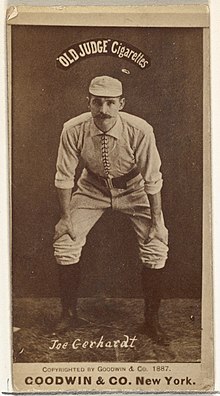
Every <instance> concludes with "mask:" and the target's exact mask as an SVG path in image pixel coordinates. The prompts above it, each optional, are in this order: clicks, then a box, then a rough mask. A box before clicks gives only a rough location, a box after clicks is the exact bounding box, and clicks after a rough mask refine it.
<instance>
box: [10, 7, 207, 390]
mask: <svg viewBox="0 0 220 396" xmlns="http://www.w3.org/2000/svg"><path fill="white" fill-rule="evenodd" d="M7 49H8V51H7V52H8V93H9V95H8V97H9V99H8V108H9V136H10V147H9V149H10V175H11V176H10V191H11V196H10V210H11V233H10V243H11V264H10V268H11V271H10V273H11V290H12V299H11V300H12V301H11V307H12V324H11V325H12V334H13V336H12V349H13V351H12V389H11V391H13V392H15V393H16V392H20V393H28V392H36V393H37V392H41V393H42V392H43V393H47V392H48V393H49V392H57V393H58V392H61V391H62V392H74V393H75V392H151V393H153V392H185V391H188V392H193V391H194V392H195V391H211V390H213V386H214V370H213V299H212V293H213V287H212V255H211V214H210V199H211V177H210V71H209V64H210V49H209V7H208V6H207V5H194V6H192V5H184V6H177V5H176V6H171V5H169V6H168V5H166V6H123V7H122V6H112V7H110V6H105V7H101V6H74V7H72V6H71V7H69V6H66V7H62V6H59V7H58V6H57V7H56V6H54V7H33V6H12V7H10V8H9V9H8V13H7Z"/></svg>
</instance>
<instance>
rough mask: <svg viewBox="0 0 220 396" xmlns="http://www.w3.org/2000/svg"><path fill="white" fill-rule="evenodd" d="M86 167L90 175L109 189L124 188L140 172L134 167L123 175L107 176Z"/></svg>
mask: <svg viewBox="0 0 220 396" xmlns="http://www.w3.org/2000/svg"><path fill="white" fill-rule="evenodd" d="M86 169H87V172H88V174H89V175H90V176H92V177H93V178H94V179H95V180H97V181H98V182H99V183H100V184H101V185H102V186H104V187H107V188H109V189H111V188H121V189H126V188H127V182H128V181H129V180H131V179H133V178H134V177H136V176H137V175H139V174H140V172H139V170H138V169H137V168H134V169H132V170H131V171H130V172H128V173H126V174H125V175H123V176H119V177H113V178H107V177H102V176H99V175H97V174H96V173H94V172H92V171H91V170H89V169H88V168H86Z"/></svg>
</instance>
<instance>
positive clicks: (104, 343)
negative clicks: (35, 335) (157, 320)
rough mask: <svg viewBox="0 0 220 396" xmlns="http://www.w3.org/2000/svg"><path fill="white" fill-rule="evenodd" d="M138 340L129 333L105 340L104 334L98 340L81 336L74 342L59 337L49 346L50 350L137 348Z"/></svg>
mask: <svg viewBox="0 0 220 396" xmlns="http://www.w3.org/2000/svg"><path fill="white" fill-rule="evenodd" d="M136 341H137V337H136V336H134V337H129V336H128V335H126V334H125V335H124V336H123V339H117V340H105V339H104V336H103V335H102V336H101V337H100V339H99V340H98V341H95V340H85V341H83V340H81V339H80V338H76V339H75V340H73V341H72V342H69V341H65V342H60V341H59V339H55V338H54V339H52V340H51V345H50V346H49V349H50V350H53V349H54V350H63V349H67V348H69V347H71V348H72V349H80V348H83V349H92V348H96V349H98V348H106V349H111V348H135V342H136Z"/></svg>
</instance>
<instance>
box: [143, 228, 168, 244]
mask: <svg viewBox="0 0 220 396" xmlns="http://www.w3.org/2000/svg"><path fill="white" fill-rule="evenodd" d="M155 238H156V239H159V241H161V242H163V243H164V244H165V245H168V229H167V228H166V227H165V225H164V224H163V223H159V224H153V225H152V226H151V228H150V231H149V235H148V238H147V240H146V242H150V241H151V240H152V239H155Z"/></svg>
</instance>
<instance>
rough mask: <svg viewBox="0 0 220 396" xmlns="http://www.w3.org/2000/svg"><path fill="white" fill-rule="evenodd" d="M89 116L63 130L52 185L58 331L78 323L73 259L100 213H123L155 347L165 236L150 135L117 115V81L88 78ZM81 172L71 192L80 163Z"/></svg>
mask: <svg viewBox="0 0 220 396" xmlns="http://www.w3.org/2000/svg"><path fill="white" fill-rule="evenodd" d="M88 95H89V97H88V105H89V110H90V111H89V112H87V113H83V114H81V115H79V116H77V117H74V118H72V119H70V120H69V121H67V122H66V123H65V124H64V128H63V131H62V134H61V138H60V146H59V151H58V158H57V172H56V177H55V185H56V187H57V190H58V197H59V202H60V208H61V219H60V221H59V222H58V224H57V225H56V228H55V237H54V254H55V258H56V261H57V263H58V265H59V276H60V291H61V304H62V317H61V320H60V322H59V323H58V326H57V331H59V330H65V329H67V328H68V327H70V326H73V327H76V326H78V325H79V319H78V318H77V311H76V306H77V292H78V287H79V284H80V256H81V251H82V248H83V246H84V245H85V243H86V237H87V234H88V233H89V231H90V230H91V228H92V227H93V226H94V224H95V223H96V222H97V221H98V219H99V218H100V217H101V216H102V214H103V213H104V212H105V210H106V209H108V208H111V209H112V210H114V211H119V212H122V213H124V214H126V215H127V216H128V217H129V218H130V220H131V223H132V225H133V228H134V231H135V233H136V236H137V241H138V247H139V258H140V263H141V265H142V267H143V273H142V284H143V292H144V299H145V323H144V326H143V329H144V331H145V332H146V334H147V335H148V336H150V337H151V338H152V339H154V340H155V341H156V342H163V340H164V339H165V336H164V333H163V331H162V329H161V327H160V324H159V320H158V312H159V307H160V301H161V285H162V282H163V268H164V266H165V262H166V259H167V252H168V246H167V244H168V231H167V229H166V227H165V225H164V219H163V214H162V209H161V193H160V191H161V188H162V175H161V172H160V165H161V162H160V157H159V154H158V150H157V147H156V143H155V137H154V134H153V129H152V127H151V125H149V124H148V123H147V122H146V121H144V120H143V119H141V118H139V117H136V116H134V115H131V114H128V113H126V112H122V110H123V108H124V105H125V98H124V97H123V91H122V84H121V82H120V81H119V80H117V79H115V78H112V77H109V76H101V77H95V78H94V79H93V80H92V81H91V83H90V86H89V94H88ZM80 158H82V159H83V163H84V164H85V167H84V169H83V172H82V174H81V177H80V178H79V180H78V183H77V189H76V191H75V192H74V193H72V188H73V186H74V176H75V170H76V167H77V164H78V161H79V159H80Z"/></svg>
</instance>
